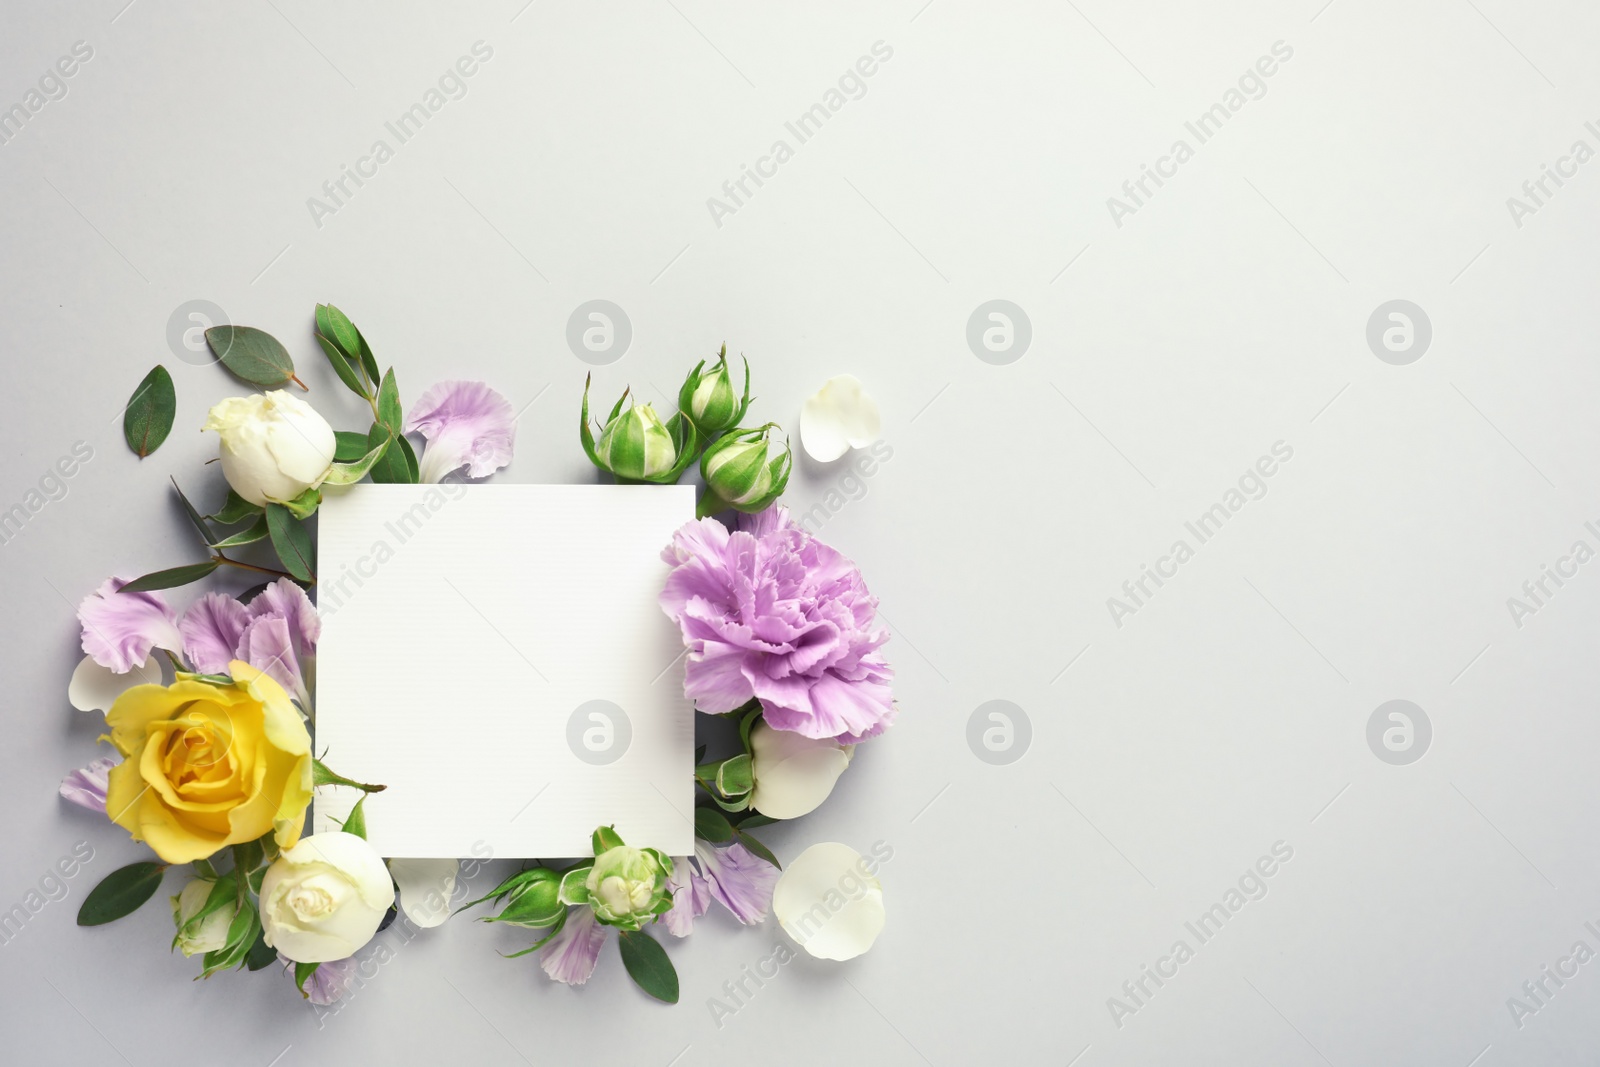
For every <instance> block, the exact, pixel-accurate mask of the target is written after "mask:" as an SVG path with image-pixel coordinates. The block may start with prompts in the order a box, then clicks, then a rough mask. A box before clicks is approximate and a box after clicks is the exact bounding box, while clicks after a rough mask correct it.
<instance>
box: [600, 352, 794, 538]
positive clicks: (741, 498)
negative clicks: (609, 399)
mask: <svg viewBox="0 0 1600 1067" xmlns="http://www.w3.org/2000/svg"><path fill="white" fill-rule="evenodd" d="M744 364H745V366H744V387H743V390H742V392H738V393H736V392H735V390H734V382H733V372H732V370H731V369H730V368H729V366H728V347H727V346H726V345H723V346H722V350H721V352H719V353H718V355H717V360H716V362H715V363H711V364H710V365H709V366H708V365H707V361H706V360H701V361H700V362H699V363H698V364H696V365H695V368H694V370H692V371H690V372H689V376H688V377H687V378H685V379H684V382H683V385H682V386H681V387H680V388H679V390H678V410H677V411H676V412H674V413H673V414H672V416H671V417H670V418H668V419H666V420H665V421H663V420H662V419H661V417H660V416H659V415H658V414H657V413H656V411H655V408H654V406H653V405H652V404H648V403H646V404H639V403H636V402H634V401H633V400H632V399H631V398H630V396H629V392H628V391H627V390H624V391H623V394H622V396H621V398H619V399H618V400H617V403H616V406H614V407H613V408H612V409H611V414H610V415H609V416H607V418H606V420H605V422H604V423H602V424H598V426H597V427H591V426H590V423H589V383H588V381H587V380H586V381H585V382H584V388H583V410H582V414H581V416H580V421H579V424H578V436H579V440H580V441H582V443H583V450H584V452H585V453H586V454H587V455H588V456H589V460H590V462H592V463H593V464H594V465H595V466H596V467H599V468H600V469H601V470H603V471H606V472H608V473H609V474H611V475H613V476H615V477H616V479H617V481H619V482H651V483H655V484H658V485H672V484H676V483H677V481H678V479H679V478H681V477H682V476H683V473H684V471H686V470H687V469H688V468H689V465H690V464H692V463H694V462H695V460H696V459H698V460H699V461H700V474H701V477H702V478H703V480H704V481H705V485H706V493H705V495H704V497H703V498H702V500H701V502H700V508H699V514H700V515H701V516H702V517H703V516H706V515H710V514H712V513H713V512H716V511H720V510H722V509H724V508H734V509H736V510H738V511H745V512H756V511H762V510H764V509H766V508H767V507H768V506H770V505H771V504H772V503H773V501H775V500H777V499H778V497H779V496H780V495H782V493H783V491H784V489H785V488H786V487H787V486H788V484H789V472H790V470H791V468H792V467H793V463H794V459H793V455H792V453H791V452H790V450H789V442H788V439H787V438H785V439H784V440H783V443H782V444H781V445H780V444H779V443H778V441H777V440H776V438H775V435H774V431H775V430H778V429H779V426H778V424H777V423H772V422H769V423H767V424H766V425H764V426H759V427H755V428H753V429H747V428H741V427H740V426H739V422H740V421H741V420H742V419H743V418H744V416H745V414H746V412H748V411H749V409H750V362H749V360H745V361H744ZM596 429H598V437H597V435H596Z"/></svg>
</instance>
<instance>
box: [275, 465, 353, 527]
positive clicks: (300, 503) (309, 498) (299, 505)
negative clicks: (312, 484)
mask: <svg viewBox="0 0 1600 1067" xmlns="http://www.w3.org/2000/svg"><path fill="white" fill-rule="evenodd" d="M334 466H335V467H337V466H338V464H337V463H335V464H334ZM321 503H322V494H321V493H319V492H317V491H316V490H315V489H307V490H306V491H305V492H303V493H301V494H300V495H299V496H297V497H295V498H294V499H293V500H285V501H284V502H283V506H284V507H286V508H288V509H289V514H291V515H293V516H294V517H295V518H297V519H299V520H300V521H301V522H304V521H305V520H306V519H309V518H310V517H311V516H313V515H315V514H316V513H317V506H318V505H320V504H321ZM268 532H269V533H270V529H269V531H268Z"/></svg>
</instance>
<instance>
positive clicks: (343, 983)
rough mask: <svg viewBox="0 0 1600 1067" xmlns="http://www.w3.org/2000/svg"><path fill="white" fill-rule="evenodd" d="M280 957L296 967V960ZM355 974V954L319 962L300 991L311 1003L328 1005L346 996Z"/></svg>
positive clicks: (288, 964)
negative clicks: (340, 958)
mask: <svg viewBox="0 0 1600 1067" xmlns="http://www.w3.org/2000/svg"><path fill="white" fill-rule="evenodd" d="M278 959H279V960H280V961H282V962H283V964H284V965H285V966H286V967H290V968H292V967H294V961H293V960H291V959H289V958H288V957H287V956H279V957H278ZM355 975H356V958H355V957H354V956H346V957H345V958H344V959H342V960H329V961H328V962H326V963H319V964H317V969H316V970H314V971H312V972H311V977H309V978H307V979H306V984H305V985H303V986H301V987H300V991H301V992H302V993H304V994H305V995H306V999H307V1000H309V1001H311V1003H313V1004H317V1005H320V1006H323V1007H326V1006H327V1005H329V1004H332V1003H333V1002H334V1001H336V1000H338V999H339V998H340V997H342V996H344V994H345V990H347V989H349V988H350V980H351V979H352V978H354V977H355Z"/></svg>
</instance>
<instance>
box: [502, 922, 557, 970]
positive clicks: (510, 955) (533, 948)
mask: <svg viewBox="0 0 1600 1067" xmlns="http://www.w3.org/2000/svg"><path fill="white" fill-rule="evenodd" d="M571 914H572V913H571V912H570V911H563V912H562V913H561V916H560V917H559V918H558V919H556V922H555V925H554V926H552V927H550V932H549V933H548V934H545V935H544V936H543V937H541V938H540V939H539V940H537V941H535V942H534V943H533V944H531V945H529V946H528V947H527V948H524V949H519V950H517V951H516V952H502V953H500V955H501V956H502V957H503V958H505V959H508V960H514V959H516V958H517V957H518V956H526V955H527V954H528V953H530V952H537V951H538V950H539V949H541V948H544V947H545V945H547V944H549V943H550V942H551V941H553V940H554V939H555V936H556V935H557V934H559V933H560V932H561V928H562V927H564V926H566V925H567V916H568V915H571Z"/></svg>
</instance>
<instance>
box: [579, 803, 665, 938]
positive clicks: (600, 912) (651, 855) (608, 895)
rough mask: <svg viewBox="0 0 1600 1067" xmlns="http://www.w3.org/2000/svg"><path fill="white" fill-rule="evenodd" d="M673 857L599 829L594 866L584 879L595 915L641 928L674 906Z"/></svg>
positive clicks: (626, 926) (609, 922)
mask: <svg viewBox="0 0 1600 1067" xmlns="http://www.w3.org/2000/svg"><path fill="white" fill-rule="evenodd" d="M671 873H672V861H671V860H670V859H668V858H667V857H666V856H663V855H662V854H661V853H660V852H657V851H656V850H655V849H653V848H632V847H630V846H628V845H625V844H623V843H622V839H621V838H620V837H618V836H617V834H616V832H615V831H614V830H611V829H610V828H609V827H602V828H601V829H599V830H596V831H595V857H594V866H593V867H591V868H590V869H589V873H588V877H587V878H585V879H584V888H585V890H587V893H588V903H589V906H590V907H591V908H593V909H594V915H595V918H596V919H598V920H599V921H600V922H603V923H605V924H606V925H608V926H616V927H620V928H622V929H624V930H637V929H639V928H640V927H641V926H643V925H644V924H645V923H647V922H649V921H650V920H652V919H654V918H655V917H656V916H657V915H660V914H661V913H662V912H664V911H667V910H668V909H669V908H671V907H672V896H671V894H669V893H668V892H667V876H668V875H670V874H671Z"/></svg>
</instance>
